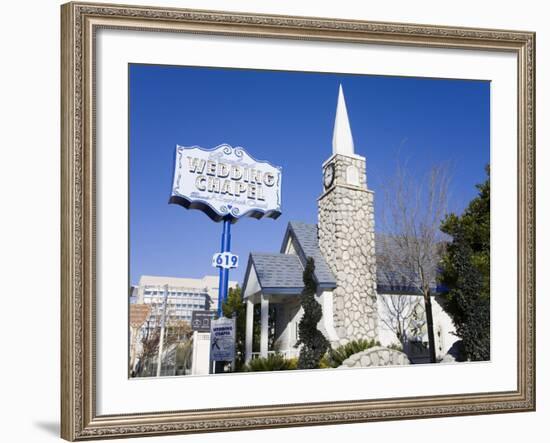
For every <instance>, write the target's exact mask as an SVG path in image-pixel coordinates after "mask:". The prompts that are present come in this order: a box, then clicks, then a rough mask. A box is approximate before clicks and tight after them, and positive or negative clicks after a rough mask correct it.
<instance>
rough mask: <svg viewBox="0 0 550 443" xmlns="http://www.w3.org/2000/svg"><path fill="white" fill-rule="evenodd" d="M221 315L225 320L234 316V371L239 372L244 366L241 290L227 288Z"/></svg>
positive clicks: (244, 319) (244, 325)
mask: <svg viewBox="0 0 550 443" xmlns="http://www.w3.org/2000/svg"><path fill="white" fill-rule="evenodd" d="M222 311H223V315H224V316H225V317H227V318H232V317H233V316H236V320H235V323H236V328H237V331H236V335H235V369H236V370H237V371H239V370H240V369H241V368H242V367H243V365H244V353H245V337H246V306H245V303H244V302H243V299H242V291H241V288H240V287H239V286H238V285H237V286H236V287H235V288H229V294H228V296H227V300H226V301H225V302H224V303H223V305H222Z"/></svg>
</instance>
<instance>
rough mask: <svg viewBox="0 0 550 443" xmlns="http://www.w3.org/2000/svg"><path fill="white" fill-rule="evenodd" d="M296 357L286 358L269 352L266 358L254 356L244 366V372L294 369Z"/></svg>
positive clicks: (296, 364) (296, 363) (296, 361)
mask: <svg viewBox="0 0 550 443" xmlns="http://www.w3.org/2000/svg"><path fill="white" fill-rule="evenodd" d="M297 366H298V359H297V358H291V359H286V358H285V357H284V356H283V355H281V354H270V355H269V356H268V357H267V358H255V359H254V360H251V361H250V362H249V363H248V364H247V365H245V366H244V370H245V371H246V372H261V371H288V370H291V369H296V368H297Z"/></svg>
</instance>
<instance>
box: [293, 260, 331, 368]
mask: <svg viewBox="0 0 550 443" xmlns="http://www.w3.org/2000/svg"><path fill="white" fill-rule="evenodd" d="M314 270H315V263H314V261H313V258H311V257H309V258H308V259H307V264H306V267H305V269H304V274H303V280H304V289H303V291H302V295H301V304H302V308H303V310H304V315H303V317H302V319H301V320H300V323H299V325H298V331H299V340H298V342H297V343H296V347H298V346H299V345H302V348H301V349H300V356H299V358H298V368H299V369H316V368H318V367H319V362H320V361H321V359H322V358H323V355H325V352H326V351H327V349H328V348H329V343H328V341H327V339H326V338H325V336H324V335H323V334H322V332H321V331H319V330H318V329H317V323H319V321H320V320H321V317H322V316H323V310H322V308H321V305H320V304H319V303H317V301H316V300H315V293H316V291H317V285H316V283H315V280H314V277H313V272H314Z"/></svg>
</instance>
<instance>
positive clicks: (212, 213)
mask: <svg viewBox="0 0 550 443" xmlns="http://www.w3.org/2000/svg"><path fill="white" fill-rule="evenodd" d="M281 179H282V168H281V167H279V166H273V165H272V164H271V163H269V162H267V161H259V160H256V159H254V158H253V157H252V156H250V154H248V153H247V152H246V151H245V150H244V149H243V148H242V147H240V146H236V147H232V146H230V145H228V144H225V143H224V144H221V145H219V146H216V147H215V148H213V149H204V148H201V147H199V146H190V147H186V146H180V145H176V156H175V164H174V179H173V183H172V194H171V195H170V199H169V203H172V204H177V205H180V206H183V207H184V208H186V209H198V210H200V211H202V212H204V213H205V214H206V215H208V217H210V218H211V219H212V220H213V221H215V222H219V221H222V220H231V222H232V223H236V222H237V220H238V219H239V218H241V217H253V218H256V219H261V218H263V217H269V218H273V219H276V218H277V217H279V216H280V215H281Z"/></svg>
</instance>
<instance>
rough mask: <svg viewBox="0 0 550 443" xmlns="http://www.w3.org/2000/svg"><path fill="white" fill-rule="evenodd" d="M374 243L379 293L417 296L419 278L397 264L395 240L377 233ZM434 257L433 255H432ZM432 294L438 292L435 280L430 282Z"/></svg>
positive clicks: (399, 253)
mask: <svg viewBox="0 0 550 443" xmlns="http://www.w3.org/2000/svg"><path fill="white" fill-rule="evenodd" d="M375 242H376V282H377V288H378V289H377V290H378V292H379V293H382V294H383V293H391V294H410V295H418V294H421V293H422V292H421V291H420V287H421V286H422V285H421V280H420V277H419V276H418V275H417V274H416V273H415V272H413V271H412V270H411V269H410V266H406V264H404V263H399V262H398V261H397V260H396V257H399V256H400V255H401V253H402V252H401V249H400V248H399V246H398V244H397V241H396V240H395V238H393V237H391V236H389V235H386V234H381V233H377V234H376V235H375ZM434 256H435V255H434ZM430 288H431V291H432V292H440V289H441V288H439V287H438V285H437V281H436V280H435V278H433V279H432V281H431V282H430Z"/></svg>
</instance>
